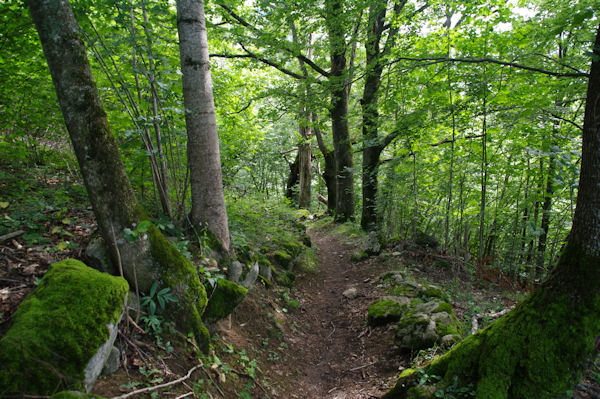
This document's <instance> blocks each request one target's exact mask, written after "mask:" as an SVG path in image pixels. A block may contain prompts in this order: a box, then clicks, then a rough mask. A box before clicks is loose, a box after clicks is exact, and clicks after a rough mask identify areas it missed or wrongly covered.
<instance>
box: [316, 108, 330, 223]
mask: <svg viewBox="0 0 600 399" xmlns="http://www.w3.org/2000/svg"><path fill="white" fill-rule="evenodd" d="M312 119H313V122H314V123H315V124H316V123H317V117H316V115H315V114H313V116H312ZM313 131H314V132H315V136H316V137H317V143H318V145H319V150H320V151H321V154H323V159H324V160H325V168H324V170H323V173H322V174H321V176H322V177H323V180H325V186H326V187H327V211H328V212H329V213H330V214H332V215H333V214H335V204H336V196H335V194H336V187H335V185H336V179H335V156H334V154H333V151H332V150H330V149H329V148H327V146H326V145H325V142H324V140H323V135H322V134H321V131H320V130H319V128H318V127H317V126H316V125H315V126H314V127H313Z"/></svg>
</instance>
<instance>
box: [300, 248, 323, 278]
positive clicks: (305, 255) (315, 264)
mask: <svg viewBox="0 0 600 399" xmlns="http://www.w3.org/2000/svg"><path fill="white" fill-rule="evenodd" d="M295 267H297V268H298V269H299V270H302V271H303V272H307V273H316V272H317V271H318V270H319V259H318V256H317V251H316V250H315V249H314V248H304V250H303V251H302V252H300V254H299V255H298V257H297V258H296V262H295Z"/></svg>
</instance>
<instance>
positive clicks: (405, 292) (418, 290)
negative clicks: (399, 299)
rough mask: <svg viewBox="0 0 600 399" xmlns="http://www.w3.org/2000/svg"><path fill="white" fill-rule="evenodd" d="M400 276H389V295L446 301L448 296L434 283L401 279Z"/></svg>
mask: <svg viewBox="0 0 600 399" xmlns="http://www.w3.org/2000/svg"><path fill="white" fill-rule="evenodd" d="M400 279H401V277H396V276H390V277H389V278H388V282H389V283H390V284H391V285H390V288H389V289H388V291H389V293H390V294H391V295H396V296H409V297H413V298H421V299H422V300H424V301H427V300H431V299H439V300H442V301H448V296H447V295H446V293H444V291H442V289H441V288H440V287H438V286H437V285H434V284H420V283H416V282H411V281H402V280H400Z"/></svg>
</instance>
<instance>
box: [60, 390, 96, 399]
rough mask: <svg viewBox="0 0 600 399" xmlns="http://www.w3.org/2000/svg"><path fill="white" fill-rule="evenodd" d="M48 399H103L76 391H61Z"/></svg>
mask: <svg viewBox="0 0 600 399" xmlns="http://www.w3.org/2000/svg"><path fill="white" fill-rule="evenodd" d="M50 399H104V397H103V396H97V395H90V394H87V393H83V392H78V391H62V392H58V393H55V394H54V395H52V396H50Z"/></svg>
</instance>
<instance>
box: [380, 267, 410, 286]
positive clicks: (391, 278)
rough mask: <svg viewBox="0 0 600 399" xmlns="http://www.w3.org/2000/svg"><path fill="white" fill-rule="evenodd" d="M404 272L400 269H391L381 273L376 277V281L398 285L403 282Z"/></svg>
mask: <svg viewBox="0 0 600 399" xmlns="http://www.w3.org/2000/svg"><path fill="white" fill-rule="evenodd" d="M404 278H405V277H404V273H403V272H402V271H400V270H391V271H389V272H385V273H382V274H381V275H379V277H377V282H380V283H383V284H385V285H399V284H402V283H403V282H404Z"/></svg>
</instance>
